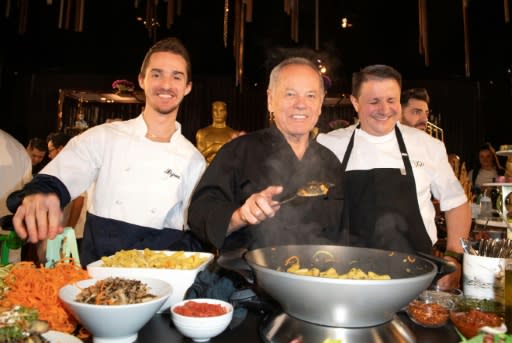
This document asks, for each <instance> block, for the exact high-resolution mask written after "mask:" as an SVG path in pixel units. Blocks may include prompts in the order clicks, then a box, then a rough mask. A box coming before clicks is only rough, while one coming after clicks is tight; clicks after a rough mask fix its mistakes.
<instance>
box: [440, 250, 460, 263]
mask: <svg viewBox="0 0 512 343" xmlns="http://www.w3.org/2000/svg"><path fill="white" fill-rule="evenodd" d="M444 256H450V257H453V258H454V259H456V260H457V262H459V263H461V264H462V256H463V255H462V254H461V253H458V252H455V251H451V250H446V251H445V252H444Z"/></svg>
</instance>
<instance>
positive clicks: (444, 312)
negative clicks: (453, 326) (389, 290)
mask: <svg viewBox="0 0 512 343" xmlns="http://www.w3.org/2000/svg"><path fill="white" fill-rule="evenodd" d="M452 307H453V302H452V301H451V300H450V299H448V298H443V297H432V296H426V295H423V296H422V297H420V298H418V299H415V300H413V301H411V302H410V303H409V305H407V314H408V315H409V318H411V320H412V321H413V322H415V323H416V324H418V325H421V326H423V327H427V328H438V327H441V326H443V325H445V324H446V323H447V322H448V319H449V318H450V310H451V308H452Z"/></svg>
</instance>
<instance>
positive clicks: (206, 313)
mask: <svg viewBox="0 0 512 343" xmlns="http://www.w3.org/2000/svg"><path fill="white" fill-rule="evenodd" d="M174 312H176V313H177V314H181V315H182V316H188V317H216V316H220V315H223V314H225V313H227V312H228V309H227V308H225V307H224V306H222V305H220V304H208V303H201V302H197V301H193V300H191V301H187V302H186V303H185V304H184V305H182V306H176V307H175V308H174Z"/></svg>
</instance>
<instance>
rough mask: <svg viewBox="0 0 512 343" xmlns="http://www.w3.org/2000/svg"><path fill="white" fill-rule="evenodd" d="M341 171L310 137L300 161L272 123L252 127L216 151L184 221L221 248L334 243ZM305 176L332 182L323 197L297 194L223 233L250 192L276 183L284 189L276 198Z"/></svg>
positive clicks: (339, 211) (294, 187) (340, 204)
mask: <svg viewBox="0 0 512 343" xmlns="http://www.w3.org/2000/svg"><path fill="white" fill-rule="evenodd" d="M342 175H343V173H342V169H341V163H340V161H339V160H338V158H336V156H335V155H334V154H333V153H332V152H331V151H330V150H328V149H327V148H325V147H324V146H322V145H320V144H319V143H317V142H316V141H315V140H314V139H310V141H309V146H308V148H307V150H306V152H305V154H304V156H303V158H302V160H299V159H298V158H297V157H296V155H295V153H294V152H293V150H292V148H291V147H290V145H289V144H288V142H287V141H286V140H285V138H284V136H283V135H282V134H281V132H280V131H279V130H278V129H277V128H276V127H270V128H268V129H263V130H260V131H256V132H253V133H250V134H247V135H244V136H241V137H238V138H236V139H234V140H233V141H231V142H229V143H227V144H225V145H224V146H223V147H222V148H221V149H220V150H219V152H218V153H217V155H216V157H215V158H214V160H213V161H212V163H211V164H210V165H209V166H208V168H207V169H206V171H205V173H204V174H203V177H202V178H201V180H200V181H199V184H198V185H197V188H196V190H195V192H194V194H193V195H192V200H191V204H190V207H189V213H188V222H189V225H190V227H191V230H192V232H193V233H195V234H196V235H197V236H198V237H200V238H201V239H203V240H204V241H205V242H207V243H210V244H213V246H215V247H216V248H218V249H221V250H222V251H226V250H232V249H236V248H248V249H255V248H261V247H266V246H270V245H288V244H329V243H335V241H336V239H337V234H338V233H339V230H340V226H341V215H342V211H343V192H342V189H341V184H342ZM308 181H321V182H330V183H333V184H335V186H334V187H333V188H331V189H330V190H329V193H328V194H327V195H326V196H324V197H315V198H296V199H295V200H293V201H291V202H289V203H286V204H283V205H282V206H281V208H280V209H279V211H278V212H277V213H276V215H275V216H274V217H273V218H268V219H267V220H265V221H263V222H262V223H260V224H258V225H248V226H246V227H244V228H241V229H240V230H238V231H235V232H233V233H232V234H230V235H229V236H228V237H226V231H227V228H228V225H229V221H230V219H231V216H232V214H233V212H234V211H235V210H236V209H237V208H239V207H240V206H241V205H243V203H244V202H245V200H246V199H247V198H248V197H249V196H250V195H251V194H253V193H257V192H260V191H262V190H264V189H265V188H267V187H268V186H271V185H281V186H283V188H284V189H283V192H282V193H281V194H280V195H279V196H276V197H275V200H280V199H284V198H287V197H289V196H291V195H293V194H294V193H295V192H296V191H297V189H298V188H300V187H301V186H303V185H304V184H305V183H307V182H308Z"/></svg>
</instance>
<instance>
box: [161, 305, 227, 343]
mask: <svg viewBox="0 0 512 343" xmlns="http://www.w3.org/2000/svg"><path fill="white" fill-rule="evenodd" d="M171 318H172V322H173V323H174V326H175V327H176V329H177V330H178V331H179V332H180V333H181V334H182V335H183V336H186V337H189V338H191V339H192V340H193V341H194V342H207V341H209V340H210V338H212V337H215V336H218V335H220V334H221V333H222V332H223V331H224V330H225V329H226V328H227V327H228V325H229V323H230V322H231V319H232V318H233V306H232V305H231V304H230V303H228V302H225V301H222V300H219V299H189V300H183V301H180V302H178V303H176V304H174V305H173V306H172V307H171Z"/></svg>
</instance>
